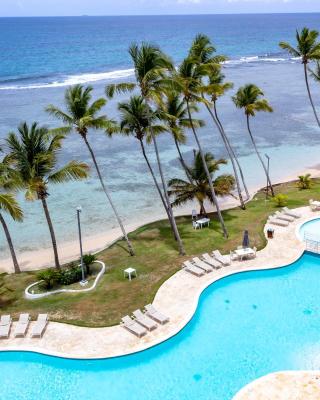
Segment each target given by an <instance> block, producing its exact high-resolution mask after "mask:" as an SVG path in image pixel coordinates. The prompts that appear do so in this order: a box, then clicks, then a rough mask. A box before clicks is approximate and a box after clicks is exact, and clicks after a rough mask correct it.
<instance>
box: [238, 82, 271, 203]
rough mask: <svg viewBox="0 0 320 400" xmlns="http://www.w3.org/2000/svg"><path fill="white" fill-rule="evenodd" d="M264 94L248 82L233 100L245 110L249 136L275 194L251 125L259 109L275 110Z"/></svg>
mask: <svg viewBox="0 0 320 400" xmlns="http://www.w3.org/2000/svg"><path fill="white" fill-rule="evenodd" d="M262 96H264V94H263V92H262V90H261V89H259V88H258V87H257V86H256V85H253V84H248V85H245V86H243V87H241V88H240V89H239V90H238V91H237V93H236V95H235V96H233V97H232V100H233V102H234V104H235V106H236V107H237V108H241V109H243V110H244V113H245V116H246V122H247V129H248V132H249V136H250V139H251V142H252V144H253V147H254V150H255V152H256V154H257V156H258V158H259V160H260V162H261V165H262V167H263V169H264V172H265V174H266V177H267V181H268V183H269V185H270V189H271V194H272V196H274V190H273V186H272V183H271V179H270V176H269V172H268V170H267V167H266V165H265V163H264V161H263V158H262V157H261V154H260V152H259V150H258V147H257V145H256V142H255V139H254V137H253V134H252V131H251V127H250V117H254V116H255V115H256V113H257V112H259V111H264V112H273V109H272V107H271V106H270V104H269V103H268V101H267V100H266V99H262V98H261V97H262Z"/></svg>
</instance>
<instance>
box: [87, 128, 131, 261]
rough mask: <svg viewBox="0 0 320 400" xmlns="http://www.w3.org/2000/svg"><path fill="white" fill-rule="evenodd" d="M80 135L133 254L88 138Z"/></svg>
mask: <svg viewBox="0 0 320 400" xmlns="http://www.w3.org/2000/svg"><path fill="white" fill-rule="evenodd" d="M82 137H83V140H84V142H85V144H86V145H87V148H88V150H89V153H90V155H91V158H92V161H93V164H94V166H95V168H96V171H97V174H98V178H99V181H100V184H101V186H102V189H103V191H104V193H105V195H106V196H107V199H108V201H109V203H110V205H111V208H112V210H113V212H114V215H115V216H116V219H117V221H118V224H119V226H120V229H121V231H122V234H123V236H124V238H125V240H126V242H127V246H128V250H129V253H130V255H131V256H134V251H133V247H132V245H131V242H130V240H129V238H128V235H127V232H126V230H125V229H124V226H123V223H122V221H121V218H120V215H119V214H118V211H117V209H116V207H115V205H114V203H113V201H112V198H111V195H110V193H109V190H108V189H107V187H106V185H105V184H104V182H103V179H102V175H101V172H100V169H99V166H98V163H97V160H96V157H95V155H94V152H93V150H92V148H91V146H90V144H89V142H88V139H87V137H86V135H82Z"/></svg>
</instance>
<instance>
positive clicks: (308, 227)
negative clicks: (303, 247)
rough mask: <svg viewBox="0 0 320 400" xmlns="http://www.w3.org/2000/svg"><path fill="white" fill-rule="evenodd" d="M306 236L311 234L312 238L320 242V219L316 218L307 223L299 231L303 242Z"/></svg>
mask: <svg viewBox="0 0 320 400" xmlns="http://www.w3.org/2000/svg"><path fill="white" fill-rule="evenodd" d="M305 234H309V235H311V236H312V237H315V238H318V239H319V240H320V218H315V219H312V220H310V221H307V222H305V223H304V224H303V225H301V227H300V229H299V236H300V238H301V239H302V240H303V239H304V237H305Z"/></svg>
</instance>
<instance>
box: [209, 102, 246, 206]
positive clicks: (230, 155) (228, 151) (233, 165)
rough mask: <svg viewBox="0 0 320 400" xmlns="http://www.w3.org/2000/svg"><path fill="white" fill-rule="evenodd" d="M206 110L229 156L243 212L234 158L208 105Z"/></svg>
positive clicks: (243, 204)
mask: <svg viewBox="0 0 320 400" xmlns="http://www.w3.org/2000/svg"><path fill="white" fill-rule="evenodd" d="M206 108H207V110H208V111H209V114H210V115H211V118H212V120H213V122H214V123H215V124H216V126H217V128H218V131H219V132H220V136H221V138H222V140H223V143H224V146H225V148H226V150H227V153H228V155H229V158H230V161H231V164H232V168H233V173H234V177H235V179H236V185H237V191H238V196H239V201H240V206H241V208H242V209H243V210H245V209H246V206H245V203H244V201H243V197H242V193H241V187H240V181H239V176H238V172H237V167H236V164H235V162H234V158H233V156H232V154H231V150H230V146H229V144H228V142H227V140H226V138H225V135H224V134H223V132H222V129H221V126H220V125H219V123H218V121H217V120H216V118H215V116H214V115H213V113H212V110H211V109H210V107H209V106H208V104H206Z"/></svg>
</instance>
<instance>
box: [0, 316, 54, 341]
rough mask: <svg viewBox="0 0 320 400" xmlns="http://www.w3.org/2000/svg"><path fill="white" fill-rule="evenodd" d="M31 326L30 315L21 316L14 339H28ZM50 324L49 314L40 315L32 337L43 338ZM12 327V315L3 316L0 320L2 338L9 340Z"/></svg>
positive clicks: (0, 335) (0, 336)
mask: <svg viewBox="0 0 320 400" xmlns="http://www.w3.org/2000/svg"><path fill="white" fill-rule="evenodd" d="M29 324H30V315H29V314H20V316H19V320H18V321H17V324H16V327H15V330H14V333H13V335H14V337H26V334H27V331H28V328H29ZM47 324H48V314H39V315H38V319H37V320H36V322H35V324H34V326H33V328H32V332H31V337H33V338H35V337H40V338H41V337H42V335H43V332H44V330H45V328H46V326H47ZM11 326H12V318H11V316H10V315H2V316H1V318H0V338H1V339H4V338H5V339H8V338H9V336H10V330H11Z"/></svg>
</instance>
